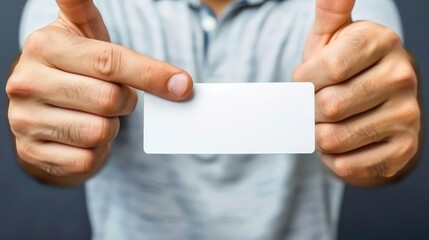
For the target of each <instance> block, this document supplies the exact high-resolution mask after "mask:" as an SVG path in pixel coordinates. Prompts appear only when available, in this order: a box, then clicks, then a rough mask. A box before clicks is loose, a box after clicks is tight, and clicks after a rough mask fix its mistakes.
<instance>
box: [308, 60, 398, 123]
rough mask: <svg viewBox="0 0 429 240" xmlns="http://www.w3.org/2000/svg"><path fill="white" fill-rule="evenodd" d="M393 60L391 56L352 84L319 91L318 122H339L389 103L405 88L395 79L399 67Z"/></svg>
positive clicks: (343, 84) (358, 77) (317, 104)
mask: <svg viewBox="0 0 429 240" xmlns="http://www.w3.org/2000/svg"><path fill="white" fill-rule="evenodd" d="M391 60H392V59H391V57H390V56H389V57H386V58H384V59H383V60H381V61H380V62H379V63H377V65H375V66H374V67H372V68H370V69H368V70H366V71H364V72H362V73H361V74H359V75H357V76H356V77H354V78H351V79H350V80H349V81H346V82H344V83H341V84H337V85H332V86H329V87H325V88H323V89H321V90H320V91H318V92H317V94H316V123H329V122H330V123H333V122H338V121H342V120H344V119H347V118H349V117H352V116H354V115H357V114H360V113H363V112H365V111H368V110H370V109H372V108H375V107H376V106H379V105H380V104H382V103H383V102H385V101H387V99H388V98H389V96H391V95H392V94H393V93H394V92H395V91H397V90H400V89H403V88H404V87H405V86H404V85H405V84H402V83H401V82H403V81H401V80H395V79H396V78H397V76H399V75H397V76H395V73H397V72H398V71H397V70H398V66H399V64H397V61H391ZM401 71H402V70H401ZM386 76H388V77H387V78H386ZM374 79H380V80H378V81H374ZM381 79H388V80H387V81H382V80H381Z"/></svg>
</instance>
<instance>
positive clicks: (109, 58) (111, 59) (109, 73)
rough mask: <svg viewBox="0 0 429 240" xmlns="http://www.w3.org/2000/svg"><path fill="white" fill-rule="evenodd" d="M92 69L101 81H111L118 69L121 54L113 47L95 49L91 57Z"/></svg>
mask: <svg viewBox="0 0 429 240" xmlns="http://www.w3.org/2000/svg"><path fill="white" fill-rule="evenodd" d="M91 63H92V68H93V70H94V72H95V74H97V75H98V76H100V77H101V78H102V79H105V80H109V79H113V78H114V76H115V73H116V72H117V71H118V70H119V68H120V63H121V53H120V52H119V51H116V50H115V48H114V47H113V46H107V47H103V48H100V49H97V50H96V51H94V52H93V55H92V61H91Z"/></svg>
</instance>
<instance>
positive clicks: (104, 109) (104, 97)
mask: <svg viewBox="0 0 429 240" xmlns="http://www.w3.org/2000/svg"><path fill="white" fill-rule="evenodd" d="M122 103H123V101H122V92H121V88H120V87H119V86H118V85H116V84H106V85H105V86H104V87H103V88H101V90H100V92H99V94H98V99H97V104H98V107H99V110H100V112H101V113H102V114H104V115H106V116H116V115H117V114H118V112H119V111H120V109H121V107H122Z"/></svg>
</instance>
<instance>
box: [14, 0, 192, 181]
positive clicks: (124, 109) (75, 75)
mask: <svg viewBox="0 0 429 240" xmlns="http://www.w3.org/2000/svg"><path fill="white" fill-rule="evenodd" d="M57 4H58V6H59V7H60V9H61V11H60V14H59V18H58V20H56V21H55V22H54V23H52V24H50V25H49V26H46V27H45V28H43V29H40V30H38V31H36V32H34V33H33V34H31V36H30V37H29V38H28V39H27V40H26V42H25V45H24V48H23V52H22V55H21V57H20V60H19V62H18V64H17V66H16V67H15V70H14V72H13V74H12V75H11V77H10V79H9V80H8V83H7V87H6V91H7V94H8V96H9V98H10V105H9V122H10V126H11V129H12V132H13V134H14V135H15V139H16V148H17V153H18V155H19V158H20V163H21V164H22V166H23V167H24V168H25V169H26V170H28V171H29V172H30V174H33V175H35V176H36V177H38V178H39V179H40V180H42V181H49V182H52V183H58V184H79V183H81V182H83V181H84V180H86V179H87V178H88V177H89V176H91V175H92V174H94V173H95V172H96V171H97V170H98V169H99V168H100V167H101V166H102V165H103V163H104V162H105V161H106V159H107V157H108V155H109V152H110V148H111V143H112V141H113V140H114V139H115V137H116V135H117V133H118V130H119V119H118V116H124V115H127V114H129V113H131V112H132V111H133V110H134V108H135V106H136V103H137V94H136V92H135V89H139V90H144V91H147V92H151V93H153V94H156V95H158V96H160V97H163V98H166V99H170V100H183V99H185V98H186V97H187V96H188V95H189V94H190V93H191V91H192V80H191V78H190V76H189V74H187V73H186V72H184V71H183V70H181V69H179V68H177V67H174V66H171V65H169V64H166V63H164V62H161V61H157V60H154V59H151V58H149V57H145V56H142V55H140V54H137V53H135V52H133V51H131V50H129V49H126V48H124V47H121V46H118V45H115V44H112V43H109V34H108V32H107V28H106V26H105V25H104V23H103V20H102V17H101V15H100V13H99V11H98V10H97V8H96V6H95V5H94V4H93V2H92V0H57Z"/></svg>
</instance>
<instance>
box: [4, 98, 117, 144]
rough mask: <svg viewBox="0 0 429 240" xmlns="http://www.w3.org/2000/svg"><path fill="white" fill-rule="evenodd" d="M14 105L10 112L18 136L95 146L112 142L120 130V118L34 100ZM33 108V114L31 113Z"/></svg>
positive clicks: (12, 126) (12, 125)
mask: <svg viewBox="0 0 429 240" xmlns="http://www.w3.org/2000/svg"><path fill="white" fill-rule="evenodd" d="M29 107H31V110H30V109H25V108H26V107H21V109H19V110H17V108H13V109H14V110H12V112H11V113H10V114H9V116H10V118H11V128H12V131H13V132H14V134H15V135H16V136H27V137H31V138H33V139H38V140H39V141H49V142H57V143H62V144H66V145H71V146H75V147H80V148H94V147H98V146H101V145H105V144H107V143H109V142H111V141H112V140H113V139H114V138H115V137H116V135H117V134H118V131H119V119H118V118H103V117H99V116H96V115H91V114H87V113H83V112H77V111H72V110H67V109H61V108H54V107H46V106H44V105H42V104H32V105H31V106H29ZM29 111H32V112H34V114H31V115H29V114H28V112H29Z"/></svg>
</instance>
